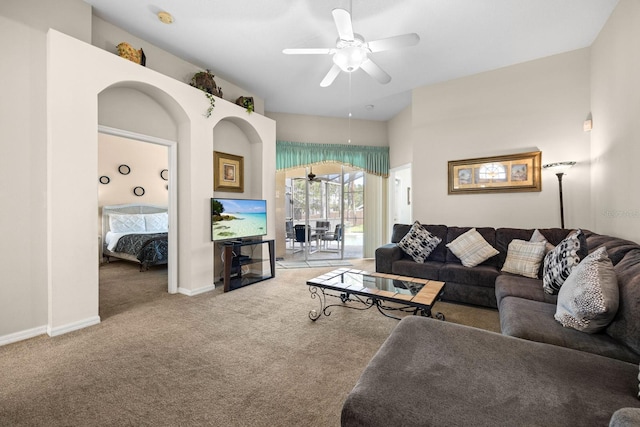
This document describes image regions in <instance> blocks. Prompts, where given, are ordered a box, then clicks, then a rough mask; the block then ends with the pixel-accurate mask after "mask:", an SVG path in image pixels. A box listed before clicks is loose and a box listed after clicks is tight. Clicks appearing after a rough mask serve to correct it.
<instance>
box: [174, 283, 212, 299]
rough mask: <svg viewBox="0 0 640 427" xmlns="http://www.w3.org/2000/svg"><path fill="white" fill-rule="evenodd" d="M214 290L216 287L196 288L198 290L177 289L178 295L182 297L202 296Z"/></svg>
mask: <svg viewBox="0 0 640 427" xmlns="http://www.w3.org/2000/svg"><path fill="white" fill-rule="evenodd" d="M215 288H216V285H210V286H205V287H203V288H198V289H187V288H181V287H178V293H181V294H182V295H186V296H188V297H193V296H196V295H200V294H204V293H205V292H211V291H212V290H214V289H215Z"/></svg>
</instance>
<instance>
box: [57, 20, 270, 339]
mask: <svg viewBox="0 0 640 427" xmlns="http://www.w3.org/2000/svg"><path fill="white" fill-rule="evenodd" d="M47 72H48V82H49V84H48V85H47V97H48V99H49V107H48V108H47V117H48V123H49V126H48V130H49V132H48V148H49V150H48V154H47V160H48V165H49V170H48V181H47V183H48V191H47V195H48V201H49V202H50V203H49V206H48V209H47V218H48V225H49V231H48V234H47V250H48V261H49V262H48V265H47V266H46V268H47V269H48V285H49V301H48V303H49V310H48V312H49V319H48V331H49V333H50V334H51V335H57V334H59V333H64V332H68V331H70V330H74V329H79V328H81V327H86V326H88V325H90V324H93V323H96V322H97V321H99V318H97V313H98V292H97V289H98V274H97V266H96V265H95V262H92V260H93V259H94V256H93V255H94V253H95V248H96V247H97V246H96V245H97V243H98V238H97V236H98V229H97V226H96V223H95V212H96V209H97V197H96V194H97V185H99V184H98V182H97V179H96V178H97V176H98V162H97V156H98V150H97V146H98V142H97V132H96V131H97V128H98V105H97V104H98V103H97V98H98V94H99V93H100V92H102V91H103V90H104V89H105V88H108V87H112V86H114V85H116V86H117V85H119V84H121V83H122V82H129V83H127V84H129V85H131V86H132V87H135V88H136V89H137V90H139V91H141V92H143V93H145V94H147V95H149V96H151V97H152V98H153V99H155V100H157V101H158V102H159V103H160V104H161V105H162V106H163V108H165V109H166V110H167V111H169V112H171V115H172V117H173V118H174V121H175V123H177V126H178V139H177V150H178V153H177V158H178V167H177V171H178V176H177V181H178V190H177V194H178V211H179V219H178V222H177V224H176V225H177V229H178V290H179V292H181V293H184V294H187V295H195V294H197V293H200V292H204V291H207V290H210V289H213V287H214V286H213V265H212V256H213V245H212V243H211V238H210V198H211V182H212V168H213V165H212V153H211V151H212V150H211V148H212V144H211V141H212V139H213V138H214V135H213V128H214V127H215V126H216V124H217V123H218V122H220V121H221V120H223V119H224V120H232V121H234V123H236V124H238V123H241V124H243V126H244V127H243V130H244V132H245V134H247V135H248V137H249V139H250V140H251V141H252V142H256V141H258V142H260V143H261V145H260V146H261V147H262V151H261V152H260V155H261V159H260V160H258V162H259V163H261V169H262V170H263V171H267V173H269V174H270V175H271V176H273V175H274V174H275V123H274V122H273V121H272V120H270V119H267V118H265V117H264V116H261V115H259V114H251V115H248V114H247V113H246V111H245V110H244V109H243V108H241V107H239V106H237V105H235V104H232V103H229V102H226V101H224V100H218V101H217V103H216V108H215V110H214V111H213V114H212V116H211V117H210V118H205V117H204V116H203V115H202V110H201V98H202V93H201V91H200V90H198V89H195V88H193V87H190V86H188V85H185V84H183V83H182V82H179V81H176V80H174V79H171V78H169V77H166V76H164V75H162V74H159V73H156V72H153V71H152V70H149V69H147V68H145V67H141V66H139V65H137V64H134V63H132V62H130V61H124V60H122V58H119V57H117V56H115V55H113V54H111V53H109V52H105V51H103V50H101V49H98V48H96V47H94V46H91V45H89V44H85V43H82V42H80V41H78V40H77V39H74V38H72V37H68V36H66V35H64V34H62V33H59V32H57V31H53V30H52V31H50V32H49V34H48V68H47ZM213 147H216V141H215V140H214V141H213ZM92 159H93V160H92ZM70 165H72V166H75V167H69V166H70ZM69 189H73V191H70V190H69ZM261 189H262V193H261V197H262V198H265V199H271V198H273V197H274V193H275V190H274V185H273V181H268V180H265V181H263V182H262V185H261ZM69 206H73V207H74V209H73V211H72V215H69V213H70V211H69V209H68V207H69ZM270 214H271V215H273V213H272V212H271V213H270ZM170 220H171V219H170ZM170 226H173V225H170ZM268 237H269V236H268ZM70 247H71V248H74V251H75V252H74V253H73V254H72V255H70V254H69V248H70ZM91 264H93V266H92V265H91Z"/></svg>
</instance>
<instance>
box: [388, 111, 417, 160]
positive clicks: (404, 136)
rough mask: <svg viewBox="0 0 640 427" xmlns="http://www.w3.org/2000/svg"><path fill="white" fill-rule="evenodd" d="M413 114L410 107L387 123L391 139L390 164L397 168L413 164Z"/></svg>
mask: <svg viewBox="0 0 640 427" xmlns="http://www.w3.org/2000/svg"><path fill="white" fill-rule="evenodd" d="M412 120H413V112H412V107H411V106H408V107H407V108H405V109H404V110H402V111H401V112H400V113H398V114H397V115H396V116H395V117H393V118H392V119H391V120H389V122H388V123H387V129H388V133H389V136H388V139H389V164H390V167H391V168H397V167H399V166H404V165H407V164H411V163H412V160H413V140H412V138H413V125H412Z"/></svg>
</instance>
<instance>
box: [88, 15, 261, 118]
mask: <svg viewBox="0 0 640 427" xmlns="http://www.w3.org/2000/svg"><path fill="white" fill-rule="evenodd" d="M92 18H93V23H92V24H93V25H92V44H93V45H94V46H96V47H99V48H100V49H103V50H106V51H107V52H111V53H113V54H117V50H118V49H117V48H116V46H118V44H119V43H121V42H127V43H129V44H130V45H131V46H133V47H134V48H136V49H140V48H142V50H143V51H144V54H145V57H146V67H147V68H149V69H151V70H155V71H157V72H159V73H162V74H164V75H166V76H169V77H172V78H174V79H176V80H178V81H180V82H184V83H185V84H188V83H189V82H191V77H193V75H194V74H195V73H197V72H199V71H203V70H205V69H207V68H208V69H210V70H211V72H212V73H213V74H214V75H215V76H216V78H215V81H216V85H217V86H218V87H220V88H222V96H223V98H224V99H226V100H228V101H230V102H232V103H233V102H235V100H236V99H238V97H240V96H252V97H253V102H254V107H255V108H254V111H255V112H256V113H258V114H264V99H263V98H260V97H258V96H256V95H255V94H254V93H252V92H249V91H247V90H244V89H242V88H240V87H238V86H236V85H234V84H233V83H230V82H229V80H228V79H225V78H224V77H223V76H219V75H218V73H217V72H216V70H215V67H214V66H213V64H192V63H190V62H188V61H185V60H184V59H182V58H179V57H177V56H175V55H172V54H170V53H169V52H167V51H165V50H163V49H160V48H159V47H157V46H155V45H153V44H152V43H149V42H148V41H146V40H143V39H141V38H139V37H136V36H135V35H133V34H131V33H129V32H127V31H125V30H123V29H122V28H119V27H116V26H115V25H113V24H111V23H109V22H107V21H105V20H104V19H102V18H99V17H97V16H95V15H94V16H93V17H92ZM208 103H209V101H208V100H207V99H206V98H205V97H204V96H203V97H202V105H203V110H202V111H203V112H204V111H206V109H207V106H208Z"/></svg>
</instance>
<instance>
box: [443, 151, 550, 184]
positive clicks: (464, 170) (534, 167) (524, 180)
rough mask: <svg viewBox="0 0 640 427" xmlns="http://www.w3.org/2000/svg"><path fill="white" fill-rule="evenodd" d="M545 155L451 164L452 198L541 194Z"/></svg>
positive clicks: (461, 161)
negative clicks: (505, 193) (541, 174)
mask: <svg viewBox="0 0 640 427" xmlns="http://www.w3.org/2000/svg"><path fill="white" fill-rule="evenodd" d="M541 157H542V153H541V152H540V151H533V152H529V153H520V154H509V155H504V156H494V157H479V158H475V159H466V160H450V161H449V162H448V165H449V167H448V170H449V180H448V183H449V194H469V193H497V192H514V191H541V190H542V184H541V181H540V167H541Z"/></svg>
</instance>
